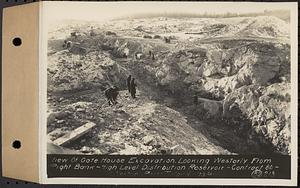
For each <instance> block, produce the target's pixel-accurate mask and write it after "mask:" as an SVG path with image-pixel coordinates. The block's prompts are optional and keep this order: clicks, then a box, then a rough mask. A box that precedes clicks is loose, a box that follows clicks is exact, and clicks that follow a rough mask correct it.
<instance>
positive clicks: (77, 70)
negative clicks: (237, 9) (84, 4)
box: [47, 16, 291, 154]
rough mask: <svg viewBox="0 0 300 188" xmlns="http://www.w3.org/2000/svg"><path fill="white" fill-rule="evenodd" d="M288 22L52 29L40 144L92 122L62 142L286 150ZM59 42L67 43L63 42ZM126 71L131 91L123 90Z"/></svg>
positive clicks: (122, 148) (156, 21)
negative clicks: (113, 93)
mask: <svg viewBox="0 0 300 188" xmlns="http://www.w3.org/2000/svg"><path fill="white" fill-rule="evenodd" d="M288 25H289V23H287V22H286V21H283V20H280V19H279V18H276V17H271V16H270V17H266V16H262V17H245V18H226V19H212V18H210V19H203V18H202V19H170V18H152V19H148V20H147V19H133V20H118V21H113V22H109V23H106V24H99V25H93V29H90V25H87V24H85V25H84V24H83V25H79V26H78V24H77V26H76V27H75V26H72V27H70V26H68V27H65V29H64V28H59V29H57V30H56V31H55V32H52V33H50V34H49V44H48V48H49V49H48V123H47V124H48V126H47V132H48V138H49V142H51V141H53V140H55V139H57V138H58V137H60V136H62V135H64V134H66V133H68V132H70V131H72V130H74V129H75V128H77V127H79V126H81V125H83V124H84V123H86V122H89V121H92V122H94V123H96V125H97V126H96V127H95V128H93V129H92V130H91V131H89V133H87V134H86V135H84V136H83V137H80V138H78V139H77V140H76V141H74V142H71V143H69V144H68V145H66V146H64V147H65V148H68V149H71V150H73V151H74V150H76V151H78V152H82V153H87V154H248V153H282V154H289V153H290V126H291V123H290V111H289V105H290V58H289V56H290V55H289V54H290V45H289V43H288V40H289V31H288V29H287V28H289V27H288ZM70 28H71V30H70ZM69 30H70V31H69ZM71 31H77V32H78V36H77V37H74V36H73V37H72V36H70V35H69V34H70V32H71ZM58 33H62V34H65V33H67V34H68V35H66V36H64V37H62V35H59V34H58ZM56 36H57V37H56ZM145 36H147V37H145ZM165 36H166V37H169V38H170V39H171V40H170V43H166V42H165V41H164V37H165ZM64 40H69V41H72V47H70V48H69V49H65V48H63V47H62V46H63V41H64ZM149 51H151V52H153V53H154V54H155V56H154V58H153V57H150V56H149ZM136 53H140V54H141V58H139V59H136V58H135V55H134V54H136ZM130 74H131V75H133V77H135V78H136V80H137V88H138V95H137V99H131V97H130V96H129V93H128V92H127V91H126V78H127V76H128V75H130ZM110 85H116V86H118V87H119V88H120V90H121V91H120V95H119V97H118V104H116V105H113V106H109V105H108V103H107V102H106V100H105V97H104V94H103V91H104V90H105V88H107V87H108V86H110ZM195 96H196V97H197V98H198V102H195V100H194V99H195Z"/></svg>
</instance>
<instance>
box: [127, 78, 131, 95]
mask: <svg viewBox="0 0 300 188" xmlns="http://www.w3.org/2000/svg"><path fill="white" fill-rule="evenodd" d="M130 82H131V75H129V76H128V78H127V88H128V92H129V93H130Z"/></svg>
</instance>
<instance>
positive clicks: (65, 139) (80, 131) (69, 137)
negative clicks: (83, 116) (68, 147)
mask: <svg viewBox="0 0 300 188" xmlns="http://www.w3.org/2000/svg"><path fill="white" fill-rule="evenodd" d="M95 126H96V124H95V123H93V122H89V123H86V124H84V125H82V126H80V127H78V128H77V129H75V130H73V131H71V132H70V133H67V134H65V135H64V136H62V137H60V138H58V139H56V140H54V141H53V144H55V145H58V146H62V145H64V144H66V143H69V142H71V141H74V140H76V139H77V138H79V137H81V136H83V135H84V134H86V133H87V132H88V131H89V130H91V129H92V128H93V127H95Z"/></svg>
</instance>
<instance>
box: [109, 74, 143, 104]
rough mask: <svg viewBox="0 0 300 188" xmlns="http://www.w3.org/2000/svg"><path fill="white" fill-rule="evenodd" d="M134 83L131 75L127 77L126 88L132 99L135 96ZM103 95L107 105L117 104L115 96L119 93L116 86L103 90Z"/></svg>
mask: <svg viewBox="0 0 300 188" xmlns="http://www.w3.org/2000/svg"><path fill="white" fill-rule="evenodd" d="M136 86H137V85H136V83H135V79H134V78H132V76H131V75H129V76H128V78H127V88H128V91H129V93H130V95H131V97H132V98H133V99H135V98H136V96H135V95H136ZM104 95H105V97H106V98H107V100H108V104H109V105H114V104H117V97H118V95H119V88H118V87H117V86H112V87H110V88H108V89H106V90H105V91H104Z"/></svg>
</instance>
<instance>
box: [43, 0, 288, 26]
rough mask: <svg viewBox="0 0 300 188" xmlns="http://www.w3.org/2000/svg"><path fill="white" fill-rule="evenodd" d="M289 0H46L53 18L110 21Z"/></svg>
mask: <svg viewBox="0 0 300 188" xmlns="http://www.w3.org/2000/svg"><path fill="white" fill-rule="evenodd" d="M289 6H290V5H289V4H288V3H285V4H283V3H281V4H279V3H270V2H269V3H256V2H239V3H238V2H217V3H216V2H174V1H173V2H157V1H156V2H154V1H152V2H151V1H150V2H134V1H127V2H120V1H119V2H78V1H77V2H74V1H73V2H70V1H55V2H50V1H49V2H43V8H42V9H43V13H44V14H45V15H46V16H45V17H47V19H48V21H49V22H57V21H61V20H68V19H72V20H84V21H100V22H101V21H107V20H110V19H114V18H120V17H127V16H132V15H137V14H148V13H200V14H201V13H205V12H206V13H208V14H222V13H227V12H230V13H240V14H241V13H251V12H263V11H264V10H278V9H285V8H288V7H289Z"/></svg>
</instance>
